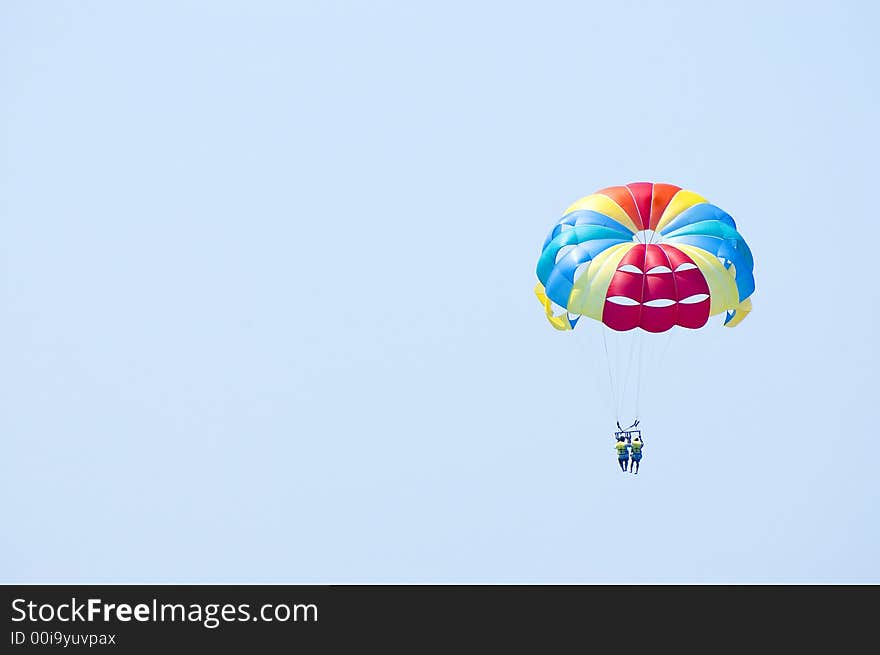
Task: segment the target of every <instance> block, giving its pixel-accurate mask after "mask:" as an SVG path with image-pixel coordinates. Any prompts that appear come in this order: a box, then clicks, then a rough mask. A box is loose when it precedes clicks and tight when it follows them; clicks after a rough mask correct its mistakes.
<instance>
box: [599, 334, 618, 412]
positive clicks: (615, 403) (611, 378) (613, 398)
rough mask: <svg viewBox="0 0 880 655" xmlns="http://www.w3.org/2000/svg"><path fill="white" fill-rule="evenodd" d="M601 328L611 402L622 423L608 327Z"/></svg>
mask: <svg viewBox="0 0 880 655" xmlns="http://www.w3.org/2000/svg"><path fill="white" fill-rule="evenodd" d="M599 329H600V330H601V331H602V345H603V346H605V363H606V364H607V365H608V386H609V387H611V404H612V405H613V406H614V419H615V420H616V421H617V422H618V423H620V411H619V410H618V401H617V393H616V392H615V389H614V376H613V375H612V374H611V357H610V356H609V355H608V337H607V336H606V335H605V331H606V330H607V329H608V328H607V327H605V325H604V324H603V325H602V326H601V327H600V328H599ZM616 354H617V353H615V355H616Z"/></svg>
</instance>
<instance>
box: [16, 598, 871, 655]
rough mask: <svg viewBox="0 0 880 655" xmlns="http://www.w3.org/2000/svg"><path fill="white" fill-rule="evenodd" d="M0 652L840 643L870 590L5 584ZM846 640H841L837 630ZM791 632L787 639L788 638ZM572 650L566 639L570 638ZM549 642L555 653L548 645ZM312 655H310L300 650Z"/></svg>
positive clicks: (859, 624)
mask: <svg viewBox="0 0 880 655" xmlns="http://www.w3.org/2000/svg"><path fill="white" fill-rule="evenodd" d="M2 590H3V603H4V615H5V617H6V619H5V626H6V631H5V634H4V635H3V640H2V641H3V642H4V644H5V645H4V648H3V651H4V652H10V653H15V652H19V651H33V650H38V649H39V650H46V649H49V650H54V649H64V650H66V649H70V648H74V649H88V650H90V651H93V650H94V649H97V651H95V652H101V651H102V650H106V649H112V650H113V651H115V652H126V653H127V652H132V653H134V652H151V653H157V652H163V651H166V652H177V651H178V650H181V651H182V650H184V649H193V648H195V649H198V650H199V651H202V650H204V649H214V648H219V649H223V650H224V651H225V650H229V649H234V650H236V651H241V652H250V651H253V649H255V648H256V649H260V648H270V647H271V648H284V649H285V650H291V649H294V650H295V649H298V648H302V647H308V648H313V649H319V650H327V651H329V652H335V649H336V648H337V647H338V648H341V647H343V646H346V647H350V646H351V645H356V646H357V645H359V646H361V647H363V648H367V647H370V648H374V647H382V646H397V647H403V648H409V649H410V651H411V652H421V651H423V650H426V649H430V648H431V647H433V646H437V645H439V644H445V645H446V646H448V647H455V648H460V649H461V650H464V651H465V652H467V651H469V650H470V648H471V647H475V646H476V645H478V644H483V645H488V646H492V645H494V646H499V645H501V644H512V645H517V644H519V645H522V644H523V643H525V642H526V641H531V642H532V643H536V642H539V643H541V644H543V645H544V650H542V651H540V652H548V651H547V649H550V651H551V652H556V647H557V646H558V647H562V646H563V645H564V644H571V643H576V642H578V641H580V642H584V643H590V644H594V645H596V644H600V643H605V642H606V641H609V640H610V642H614V641H618V640H619V641H620V642H621V644H622V645H625V644H626V643H627V642H632V641H633V640H636V641H638V642H641V641H643V640H645V639H646V638H650V640H652V641H653V642H654V643H656V641H657V640H658V639H666V640H668V641H670V642H672V643H676V642H678V643H680V642H681V641H682V640H688V639H689V638H692V637H694V636H695V635H697V634H706V633H708V634H710V635H712V638H714V639H717V638H723V639H724V640H725V642H729V641H731V640H733V641H736V640H741V642H742V643H749V640H751V639H754V640H757V641H756V642H755V643H758V642H762V643H766V641H767V639H781V640H783V641H785V640H787V641H788V642H789V643H790V642H791V640H792V639H798V640H799V639H803V638H807V639H811V638H813V637H819V636H821V635H822V634H824V633H828V634H835V635H836V636H837V638H838V644H839V643H841V641H840V640H841V639H842V640H843V641H846V639H847V638H848V637H853V636H855V635H857V634H858V631H859V629H860V628H864V627H866V626H867V625H869V623H868V621H867V620H866V619H867V618H868V616H869V615H870V614H872V613H873V612H874V611H875V608H876V607H877V600H878V593H877V587H876V586H842V585H827V586H821V585H810V586H806V585H805V586H797V585H793V586H786V585H778V586H773V585H768V586H759V585H727V586H725V585H698V586H686V585H646V586H612V585H338V586H334V585H329V586H310V585H216V586H213V585H191V586H187V585H180V586H177V585H173V586H163V585H51V586H41V585H20V586H16V585H12V586H6V587H3V588H2ZM844 626H845V627H846V629H841V628H843V627H844ZM795 628H796V629H795ZM572 640H574V641H572ZM554 644H555V645H556V646H554ZM310 652H314V651H310Z"/></svg>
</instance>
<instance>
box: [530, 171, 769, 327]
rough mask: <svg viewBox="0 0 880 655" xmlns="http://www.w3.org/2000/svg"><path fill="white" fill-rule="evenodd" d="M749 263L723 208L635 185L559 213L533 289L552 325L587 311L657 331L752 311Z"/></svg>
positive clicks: (731, 322) (674, 191)
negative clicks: (710, 317) (559, 217)
mask: <svg viewBox="0 0 880 655" xmlns="http://www.w3.org/2000/svg"><path fill="white" fill-rule="evenodd" d="M753 268H754V262H753V260H752V253H751V251H750V250H749V247H748V245H746V242H745V241H744V240H743V238H742V236H740V234H739V232H738V231H737V229H736V223H734V221H733V218H731V217H730V216H729V215H728V214H727V213H725V212H724V211H723V210H721V209H719V208H718V207H716V206H715V205H712V204H710V203H709V202H708V201H707V200H706V199H705V198H703V197H702V196H700V195H698V194H696V193H694V192H693V191H687V190H685V189H682V188H680V187H677V186H674V185H672V184H659V183H657V184H655V183H651V182H637V183H633V184H627V185H626V186H614V187H608V188H607V189H602V190H601V191H598V192H596V193H594V194H592V195H589V196H586V197H585V198H581V199H580V200H578V201H577V202H575V203H574V204H573V205H571V206H570V207H569V208H568V209H567V210H566V211H565V214H564V215H563V216H562V218H561V219H560V220H559V222H558V223H557V224H556V226H555V227H554V228H553V230H552V231H551V232H550V235H549V236H548V237H547V239H546V240H545V242H544V247H543V251H542V253H541V257H540V259H539V260H538V270H537V273H538V279H539V280H540V281H539V283H538V285H537V286H536V287H535V293H536V294H537V296H538V299H539V300H540V301H541V303H542V304H543V305H544V309H545V312H546V314H547V318H548V319H549V320H550V323H551V324H552V325H553V327H555V328H557V329H559V330H570V329H573V328H574V327H575V325H576V323H577V321H578V320H579V319H580V317H581V316H587V317H589V318H592V319H595V320H597V321H601V322H602V323H604V324H605V325H606V326H608V327H609V328H611V329H612V330H616V331H627V330H632V329H634V328H641V329H642V330H645V331H647V332H665V331H667V330H669V329H671V328H672V327H674V326H676V325H678V326H681V327H685V328H699V327H702V326H703V325H705V324H706V322H707V321H708V319H709V316H714V315H716V314H720V313H722V312H726V316H725V320H724V324H725V325H726V326H728V327H734V326H735V325H738V324H739V323H740V322H741V321H742V320H743V319H744V318H745V316H746V315H747V314H748V313H749V311H751V307H752V305H751V299H750V296H751V295H752V292H754V290H755V279H754V276H753V273H752V270H753ZM554 305H555V307H554ZM554 309H556V310H561V311H560V312H558V313H557V311H554Z"/></svg>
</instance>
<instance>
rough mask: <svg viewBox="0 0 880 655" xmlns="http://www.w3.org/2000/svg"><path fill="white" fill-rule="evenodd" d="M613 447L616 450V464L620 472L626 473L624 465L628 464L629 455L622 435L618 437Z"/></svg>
mask: <svg viewBox="0 0 880 655" xmlns="http://www.w3.org/2000/svg"><path fill="white" fill-rule="evenodd" d="M614 447H615V448H616V449H617V463H618V464H619V465H620V470H621V471H623V472H624V473H626V465H627V463H628V462H629V453H628V452H627V448H628V446H627V444H626V438H624V437H623V435H619V436H618V437H617V443H616V444H614Z"/></svg>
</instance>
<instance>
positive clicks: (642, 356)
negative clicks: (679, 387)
mask: <svg viewBox="0 0 880 655" xmlns="http://www.w3.org/2000/svg"><path fill="white" fill-rule="evenodd" d="M638 340H639V344H638V348H639V362H638V373H637V374H636V415H635V416H634V417H633V418H634V420H636V421H638V420H639V414H641V411H640V410H639V397H640V396H641V391H642V376H643V374H644V368H645V354H644V352H643V346H644V340H645V335H644V332H642V331H641V330H640V331H639V336H638Z"/></svg>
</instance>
